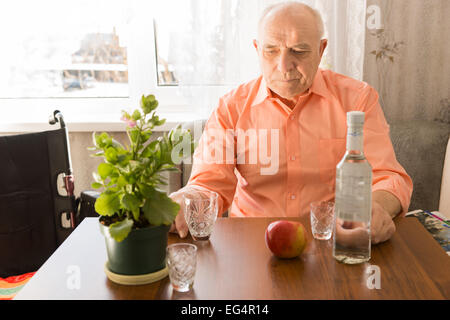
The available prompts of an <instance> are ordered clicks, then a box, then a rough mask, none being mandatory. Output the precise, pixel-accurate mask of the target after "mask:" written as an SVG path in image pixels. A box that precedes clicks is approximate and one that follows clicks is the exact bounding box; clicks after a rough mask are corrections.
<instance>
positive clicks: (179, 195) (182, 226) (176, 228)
mask: <svg viewBox="0 0 450 320" xmlns="http://www.w3.org/2000/svg"><path fill="white" fill-rule="evenodd" d="M169 197H170V198H171V199H172V200H173V201H175V202H176V203H178V204H179V205H180V211H179V212H178V215H177V216H176V218H175V221H174V223H172V226H171V227H170V230H169V232H172V233H178V235H179V236H180V238H185V237H186V236H187V234H188V232H189V228H188V226H187V223H186V220H185V219H184V201H183V191H182V190H180V191H177V192H174V193H172V194H170V195H169Z"/></svg>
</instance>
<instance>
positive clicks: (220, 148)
mask: <svg viewBox="0 0 450 320" xmlns="http://www.w3.org/2000/svg"><path fill="white" fill-rule="evenodd" d="M236 121H237V110H236V108H234V105H233V104H232V103H230V102H227V101H226V100H225V99H224V98H221V99H220V100H219V106H218V107H217V108H216V110H215V111H214V112H213V114H212V115H211V117H210V118H209V120H208V121H207V123H206V125H205V129H204V130H203V133H202V136H201V138H200V140H199V144H198V146H197V148H196V149H195V151H194V155H193V165H192V171H191V176H190V178H189V181H188V183H187V185H186V187H187V188H189V187H195V186H197V187H201V188H205V189H208V190H212V191H215V192H217V193H218V195H219V200H218V201H219V216H220V215H222V214H223V213H224V212H225V211H226V210H228V208H229V207H230V206H231V203H232V201H233V197H234V193H235V190H236V184H237V177H236V175H235V173H234V169H235V167H236V159H235V141H234V126H235V123H236Z"/></svg>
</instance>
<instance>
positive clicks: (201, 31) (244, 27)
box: [169, 0, 366, 118]
mask: <svg viewBox="0 0 450 320" xmlns="http://www.w3.org/2000/svg"><path fill="white" fill-rule="evenodd" d="M182 1H186V0H182ZM278 2H282V1H279V0H190V1H188V2H187V4H186V2H184V3H185V4H184V5H185V9H186V12H185V14H183V21H178V24H179V25H180V26H183V28H181V30H179V31H177V32H176V33H172V34H171V36H170V50H169V52H170V53H169V62H170V63H171V64H172V65H173V66H174V70H175V74H176V77H177V79H178V81H179V87H178V89H179V93H180V94H181V95H183V96H184V97H185V98H186V99H187V100H188V102H189V103H190V105H191V106H192V108H193V110H192V111H194V112H196V113H199V114H200V115H202V116H203V117H205V118H207V117H208V116H209V115H210V113H211V112H212V110H214V108H215V107H216V105H217V101H218V98H219V97H220V96H221V95H223V94H225V93H226V92H228V91H229V90H231V89H232V88H234V87H235V86H237V85H239V84H240V83H243V82H246V81H249V80H251V79H253V78H256V77H257V76H259V74H260V72H259V65H258V58H257V54H256V52H255V49H254V47H253V44H252V40H253V39H255V38H256V35H257V23H258V19H259V17H260V14H261V13H262V11H263V10H264V8H266V7H267V6H268V5H271V4H274V3H278ZM299 2H303V3H306V4H308V5H310V6H312V7H314V8H316V9H318V10H319V12H320V13H321V14H322V18H323V20H324V24H325V37H326V38H328V48H327V50H326V52H325V55H324V57H323V59H322V63H321V67H322V68H329V69H332V70H334V71H336V72H339V73H342V74H345V75H348V76H350V77H353V78H356V79H359V80H361V79H362V75H363V60H364V59H363V56H364V40H365V12H366V1H365V0H339V1H336V0H304V1H299Z"/></svg>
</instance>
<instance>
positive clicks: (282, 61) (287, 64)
mask: <svg viewBox="0 0 450 320" xmlns="http://www.w3.org/2000/svg"><path fill="white" fill-rule="evenodd" d="M294 68H295V66H294V60H293V57H292V56H291V54H290V53H289V51H288V50H282V51H281V53H280V55H279V57H278V71H280V72H281V73H283V74H284V73H287V72H289V71H291V70H292V69H294Z"/></svg>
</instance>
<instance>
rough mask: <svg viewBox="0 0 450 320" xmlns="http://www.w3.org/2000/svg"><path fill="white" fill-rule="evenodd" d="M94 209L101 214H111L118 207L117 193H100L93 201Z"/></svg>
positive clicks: (117, 209)
mask: <svg viewBox="0 0 450 320" xmlns="http://www.w3.org/2000/svg"><path fill="white" fill-rule="evenodd" d="M94 207H95V211H97V212H98V213H99V214H100V215H102V216H112V215H114V213H116V212H118V211H119V209H120V200H119V196H118V195H117V194H114V193H113V194H108V193H102V194H101V195H100V197H98V198H97V200H96V201H95V205H94Z"/></svg>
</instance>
